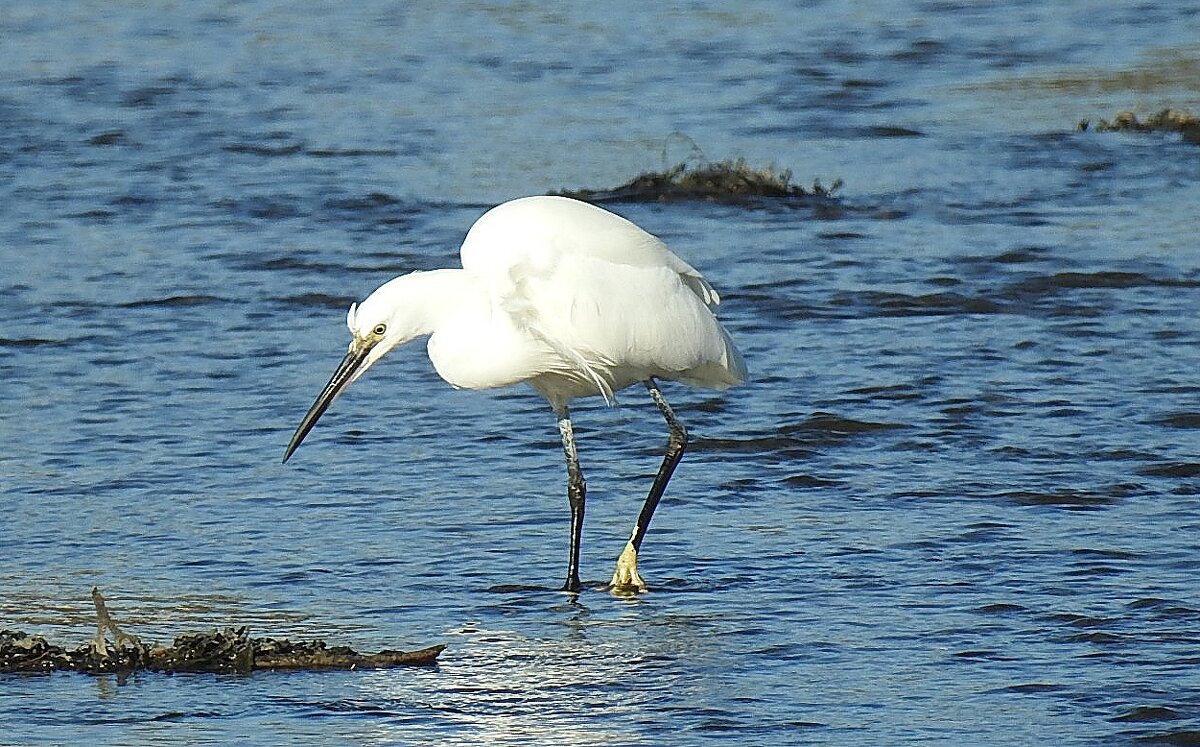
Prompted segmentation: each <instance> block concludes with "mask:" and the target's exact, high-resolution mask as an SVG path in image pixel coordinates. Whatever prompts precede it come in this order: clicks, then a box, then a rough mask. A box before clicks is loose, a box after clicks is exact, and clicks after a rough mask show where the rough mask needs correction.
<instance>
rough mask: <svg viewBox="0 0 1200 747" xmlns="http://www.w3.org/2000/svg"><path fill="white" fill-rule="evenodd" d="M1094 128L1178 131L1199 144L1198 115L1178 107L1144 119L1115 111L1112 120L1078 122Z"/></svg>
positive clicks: (1125, 130)
mask: <svg viewBox="0 0 1200 747" xmlns="http://www.w3.org/2000/svg"><path fill="white" fill-rule="evenodd" d="M1089 127H1090V128H1092V129H1095V130H1096V132H1178V133H1179V134H1180V135H1182V136H1183V141H1184V142H1185V143H1191V144H1192V145H1200V117H1196V116H1194V115H1192V114H1191V113H1189V112H1185V111H1181V110H1179V109H1163V110H1161V111H1159V112H1157V113H1155V114H1151V115H1150V116H1148V117H1146V118H1145V119H1138V116H1137V115H1136V114H1134V113H1133V112H1128V111H1125V112H1117V114H1116V116H1114V117H1113V119H1112V121H1111V122H1110V121H1108V120H1107V119H1101V120H1100V121H1099V122H1097V123H1096V124H1095V125H1092V124H1091V123H1090V122H1088V121H1087V120H1084V121H1082V122H1080V123H1079V129H1081V130H1086V129H1088V128H1089Z"/></svg>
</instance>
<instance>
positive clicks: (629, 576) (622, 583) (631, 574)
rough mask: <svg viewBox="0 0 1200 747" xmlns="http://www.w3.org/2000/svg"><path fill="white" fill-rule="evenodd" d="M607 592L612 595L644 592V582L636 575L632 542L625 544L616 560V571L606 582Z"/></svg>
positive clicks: (635, 557)
mask: <svg viewBox="0 0 1200 747" xmlns="http://www.w3.org/2000/svg"><path fill="white" fill-rule="evenodd" d="M608 590H609V591H611V592H612V593H614V594H639V593H641V592H643V591H645V590H646V582H645V581H643V580H642V577H641V576H639V575H638V570H637V550H634V549H633V543H632V542H626V543H625V549H624V550H623V551H622V552H621V557H619V558H617V570H615V571H613V577H612V581H609V582H608Z"/></svg>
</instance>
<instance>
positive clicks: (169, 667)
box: [0, 588, 445, 674]
mask: <svg viewBox="0 0 1200 747" xmlns="http://www.w3.org/2000/svg"><path fill="white" fill-rule="evenodd" d="M92 600H93V601H94V602H95V603H96V617H97V630H96V637H95V638H94V639H93V640H91V641H88V642H87V643H85V644H83V645H81V646H78V647H77V648H74V649H68V648H65V647H63V646H58V645H55V644H52V643H50V642H49V641H47V640H46V639H45V638H43V637H42V636H40V635H30V634H28V633H24V632H21V631H14V630H0V672H54V671H72V672H86V673H90V674H105V673H113V672H116V673H127V672H132V671H138V670H146V671H151V672H216V673H221V674H231V673H248V672H251V671H254V670H264V669H269V670H281V669H282V670H290V669H304V670H316V669H381V668H388V667H398V666H409V665H426V666H427V665H431V664H434V663H435V662H436V661H437V657H438V654H440V653H441V652H442V650H443V649H445V646H430V647H429V648H423V649H420V650H418V651H393V650H383V651H380V652H379V653H375V654H360V653H358V652H357V651H355V650H354V649H352V648H350V647H348V646H332V647H331V646H329V645H328V644H326V643H325V641H322V640H313V641H298V642H295V643H293V642H292V641H289V640H288V639H286V638H252V637H250V636H249V635H248V633H247V628H246V627H245V626H242V627H239V628H225V629H224V630H214V631H211V632H208V633H184V634H182V635H179V636H176V638H175V642H174V644H172V645H170V646H159V645H148V644H145V643H142V642H141V641H140V640H139V639H138V638H137V636H133V635H130V634H128V633H125V632H124V631H122V630H121V629H120V628H118V627H117V626H116V625H115V624H114V623H113V621H112V618H111V617H109V614H108V610H107V608H106V607H105V604H104V599H103V597H101V596H100V591H99V589H95V588H93V589H92ZM106 631H110V632H112V634H113V636H114V638H115V641H114V643H113V644H112V645H110V644H109V643H108V641H107V639H106V637H105V632H106Z"/></svg>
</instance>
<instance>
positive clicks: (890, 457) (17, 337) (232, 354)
mask: <svg viewBox="0 0 1200 747" xmlns="http://www.w3.org/2000/svg"><path fill="white" fill-rule="evenodd" d="M202 5H203V4H185V5H182V6H175V7H172V8H171V9H170V11H169V12H168V11H165V10H164V11H152V10H147V9H145V8H143V7H141V6H140V4H128V5H126V4H117V5H114V4H72V5H71V6H70V7H68V8H66V9H56V10H51V9H50V6H46V5H43V4H36V3H29V4H27V5H25V6H21V5H17V6H15V7H14V6H13V5H12V4H10V5H9V6H6V8H5V10H3V11H0V39H3V41H4V43H3V44H0V61H3V65H2V66H0V71H2V72H0V190H2V195H3V199H0V259H2V260H3V262H4V266H5V267H6V271H5V272H4V273H3V275H0V288H2V290H3V293H0V398H2V399H3V401H4V402H6V403H8V404H7V406H5V407H3V408H0V442H2V443H3V445H4V448H3V450H2V451H0V476H2V483H0V491H2V492H0V506H2V507H3V509H4V515H5V521H4V523H3V525H2V526H3V533H4V539H5V542H4V547H5V548H6V551H5V552H4V554H3V557H2V558H0V589H2V590H3V591H2V592H0V626H3V627H15V628H19V629H23V630H27V631H29V632H37V633H41V634H45V635H48V636H50V637H52V638H53V639H56V640H58V641H61V642H64V643H75V642H78V641H82V640H83V639H84V638H85V637H86V636H87V635H89V634H90V632H91V630H90V626H91V624H92V617H91V611H90V601H89V598H88V591H89V589H90V587H91V585H92V584H99V585H100V586H101V587H102V588H103V589H104V590H105V592H106V595H107V596H108V598H109V600H110V608H111V609H112V611H113V613H114V615H116V616H117V618H118V620H119V621H120V622H122V623H123V624H124V625H125V626H126V627H128V628H129V629H131V630H133V631H135V632H137V633H140V634H141V635H142V636H143V637H146V638H150V639H157V640H167V639H169V638H171V637H172V636H173V635H175V634H176V633H178V632H182V631H186V630H196V629H204V628H209V627H213V626H224V625H231V624H248V625H250V626H251V629H252V632H255V633H258V634H262V635H272V636H287V635H291V636H305V637H313V636H320V637H324V638H327V639H329V640H330V641H336V642H338V643H348V644H350V645H354V646H355V647H356V648H359V649H378V648H384V647H406V646H407V647H420V646H424V645H429V644H432V643H436V642H445V643H448V644H449V648H448V649H447V651H446V652H445V654H444V655H443V659H442V662H441V664H440V665H439V666H438V667H437V668H434V669H417V670H399V671H382V672H351V673H322V674H313V675H308V674H288V675H272V674H263V673H259V674H255V675H253V676H249V677H218V676H199V675H198V676H183V675H180V676H164V675H137V676H133V677H130V678H128V679H127V680H123V681H118V680H117V679H116V678H112V677H101V678H90V677H85V676H81V675H68V674H59V675H52V676H37V677H6V678H4V681H3V683H2V684H0V723H2V724H3V725H4V731H3V736H0V742H3V743H12V744H58V743H64V742H81V743H82V742H87V743H92V744H129V743H138V744H165V743H170V744H178V743H194V744H206V743H211V744H218V743H227V742H229V741H232V740H234V739H237V740H239V741H242V742H244V743H247V744H279V743H353V744H412V743H424V742H435V741H436V742H438V743H446V744H478V743H489V744H528V743H531V742H532V743H544V742H550V741H552V740H553V741H558V742H566V743H571V744H605V745H611V744H697V743H713V742H729V743H736V744H746V745H759V744H762V745H767V744H839V745H842V744H845V745H858V744H862V745H875V744H914V745H915V744H922V745H924V744H935V743H936V744H977V745H990V744H996V745H1001V744H1038V743H1044V742H1051V741H1053V742H1055V743H1059V744H1079V745H1085V744H1112V743H1125V742H1131V741H1136V740H1148V741H1149V742H1150V743H1161V744H1191V743H1194V742H1195V740H1196V739H1197V738H1198V737H1197V735H1198V734H1200V675H1198V674H1197V671H1200V670H1198V669H1197V666H1198V665H1200V654H1198V653H1197V652H1198V651H1200V582H1198V581H1197V572H1198V571H1200V560H1198V557H1200V556H1198V554H1197V552H1198V550H1200V547H1198V545H1200V540H1198V539H1197V537H1198V536H1200V534H1197V530H1198V529H1200V462H1198V461H1197V447H1198V446H1200V436H1198V431H1197V429H1198V428H1200V405H1198V404H1197V402H1198V398H1197V395H1198V394H1200V382H1198V379H1197V376H1196V371H1197V370H1198V369H1200V322H1198V321H1197V319H1198V318H1200V317H1198V314H1200V250H1198V249H1197V244H1196V240H1195V230H1196V225H1197V224H1196V207H1195V206H1196V205H1197V204H1200V187H1198V186H1197V185H1198V184H1200V180H1198V178H1197V177H1198V176H1200V158H1198V155H1200V151H1198V150H1197V149H1196V148H1195V147H1194V146H1187V145H1185V144H1182V143H1180V142H1178V138H1176V137H1172V136H1161V137H1160V136H1126V135H1116V134H1097V133H1094V132H1078V131H1076V130H1075V129H1074V128H1075V124H1076V122H1077V121H1078V120H1080V119H1089V118H1093V119H1094V118H1099V117H1109V116H1111V115H1112V114H1113V113H1114V112H1115V111H1116V110H1117V109H1120V108H1130V107H1144V108H1145V109H1146V110H1153V109H1157V108H1160V107H1162V106H1167V105H1175V106H1181V107H1184V108H1186V107H1188V106H1190V107H1191V108H1192V109H1193V111H1194V110H1196V109H1197V108H1200V85H1198V84H1197V83H1196V80H1197V78H1196V77H1195V76H1193V75H1191V74H1190V73H1189V71H1194V70H1195V63H1194V59H1195V58H1196V53H1197V51H1198V49H1200V48H1198V47H1197V45H1196V41H1195V40H1196V39H1200V18H1198V17H1197V16H1195V14H1194V13H1193V12H1192V10H1191V8H1190V5H1189V4H1187V3H1160V4H1157V5H1156V6H1155V7H1154V8H1149V7H1147V6H1144V5H1138V4H1120V3H1118V4H1111V3H1110V4H1103V5H1099V4H1095V3H1088V2H1074V3H1057V4H1050V5H1052V7H1044V5H1045V4H1034V3H1019V2H1013V3H998V2H996V3H970V4H961V5H959V4H955V3H904V2H891V3H875V4H870V6H869V7H863V4H859V3H849V2H844V3H843V2H827V3H814V4H811V5H808V6H806V7H802V8H796V7H792V6H791V5H790V4H786V3H778V2H761V3H753V4H742V5H739V6H738V7H739V10H738V11H737V12H736V13H735V12H730V11H727V10H725V6H723V5H720V4H700V5H696V4H690V5H688V6H686V7H678V8H673V9H669V10H656V11H654V12H647V11H645V10H642V5H634V4H628V5H620V4H618V5H617V6H613V5H611V4H593V6H592V7H587V8H585V7H572V6H564V7H556V8H552V9H546V8H542V7H540V6H536V5H528V4H519V3H518V4H511V5H508V6H504V7H499V8H493V7H489V6H487V5H484V4H480V3H473V2H467V3H442V4H439V5H438V6H437V7H436V9H433V8H430V9H413V8H410V7H408V6H406V5H398V4H388V3H375V2H363V3H357V4H355V6H354V7H353V8H343V7H338V6H335V5H330V6H327V7H317V8H313V9H309V10H306V12H305V13H303V14H300V13H297V12H294V11H293V10H291V9H290V8H289V7H288V6H280V5H275V4H270V3H265V2H247V3H242V4H236V5H224V6H220V7H219V8H210V7H201V6H202ZM697 151H699V152H697ZM738 156H742V157H746V158H747V159H748V160H749V161H750V162H751V163H752V164H758V163H763V164H765V163H770V162H773V163H776V164H778V165H780V166H781V167H789V168H791V169H793V171H794V173H795V178H796V181H798V182H800V183H808V182H809V181H811V180H812V179H814V178H819V179H821V180H823V181H824V183H826V184H828V183H830V182H831V181H833V179H835V178H839V177H840V178H841V179H843V180H844V182H845V186H844V187H843V188H842V190H841V192H840V194H841V200H842V202H841V209H838V210H822V211H815V210H804V209H800V210H797V209H785V208H782V207H779V208H771V207H758V208H754V209H748V208H746V207H738V206H720V205H710V204H671V205H633V204H627V205H617V206H614V209H616V210H617V211H618V212H620V213H622V214H623V215H626V216H627V217H629V218H631V219H633V220H635V221H636V222H638V223H640V224H641V225H643V226H645V227H646V228H647V229H648V230H651V231H652V232H654V233H656V234H658V235H660V236H661V237H663V238H664V239H665V240H666V241H667V242H668V243H669V244H670V245H671V246H672V247H673V248H675V249H676V251H678V252H679V253H680V254H681V255H682V256H684V257H685V258H686V259H688V261H690V262H691V263H692V264H694V265H695V266H696V267H698V268H699V269H701V270H702V271H703V272H704V273H705V274H706V276H707V277H708V278H709V279H710V280H711V281H712V282H713V284H714V285H715V286H716V287H717V288H718V290H719V291H721V293H722V296H723V298H724V299H725V303H724V305H723V306H722V317H723V319H725V320H726V322H727V326H728V327H729V329H730V330H731V331H732V332H733V334H734V336H735V338H736V339H737V340H738V342H739V344H740V345H741V347H742V349H743V352H744V353H745V355H746V357H747V360H748V361H749V363H750V366H751V368H752V372H753V378H752V380H751V381H750V382H749V383H748V384H746V385H744V386H742V387H739V388H737V389H734V390H731V391H730V392H728V393H725V394H720V395H717V394H712V393H706V392H694V391H688V390H686V389H685V388H683V387H678V386H674V387H670V388H668V389H667V391H666V393H667V396H668V398H669V399H670V400H671V401H672V403H673V404H674V405H675V406H676V409H677V411H678V412H679V414H680V415H681V417H683V418H684V420H685V422H687V423H688V425H689V427H690V428H691V430H692V432H693V435H694V436H695V443H694V445H693V448H692V450H691V451H690V452H689V454H688V455H687V457H686V458H685V460H684V463H683V466H682V467H681V468H680V470H679V472H678V473H677V475H676V478H675V480H674V481H673V482H672V485H671V489H670V491H669V493H668V496H667V498H666V500H665V501H664V504H663V505H662V507H661V508H660V511H659V513H658V515H657V516H656V517H655V523H654V526H653V527H652V529H651V533H650V536H649V539H648V540H647V543H646V545H645V547H644V554H643V560H642V570H643V573H644V574H645V575H646V576H647V580H648V582H649V583H650V584H651V586H652V587H653V591H652V592H651V593H649V594H646V595H644V596H642V597H639V598H638V599H636V600H626V599H617V598H614V597H611V596H610V595H608V594H606V593H604V592H601V591H595V590H588V591H585V592H584V593H583V594H581V595H580V596H579V598H578V599H577V600H572V599H570V598H569V597H567V596H566V595H563V594H560V593H558V592H556V591H554V589H555V588H557V586H558V585H559V583H561V576H562V572H563V570H564V569H563V566H564V565H565V557H566V538H567V510H566V501H565V496H564V487H563V483H564V476H563V469H562V466H561V464H560V461H561V456H560V449H559V446H558V438H557V432H556V430H555V427H554V422H553V418H552V416H551V414H550V413H549V411H548V409H547V408H546V407H545V405H544V403H542V402H540V401H539V400H538V398H537V397H536V396H535V395H534V394H533V393H532V392H530V391H527V390H512V391H502V392H487V393H475V392H456V391H453V390H451V389H450V388H448V387H447V386H445V385H444V384H443V383H442V382H441V381H440V380H438V379H437V377H436V375H435V374H434V373H433V372H432V369H431V366H430V364H429V363H428V361H427V360H426V358H425V356H424V352H423V350H422V349H421V346H420V345H413V346H410V347H409V348H407V349H405V350H403V351H399V352H397V353H394V354H393V355H392V356H391V357H390V359H389V360H388V361H387V362H386V363H385V364H381V366H380V367H378V368H377V369H376V370H374V371H372V373H371V374H370V375H369V376H368V377H366V378H365V379H364V380H363V381H361V382H359V383H358V384H356V385H355V386H354V387H353V388H352V389H351V390H350V392H348V393H347V394H346V396H344V397H342V398H341V399H339V400H338V402H337V404H336V405H335V406H334V407H333V409H332V410H331V411H330V413H329V414H328V415H326V417H325V418H324V419H323V420H322V422H321V424H320V426H318V428H317V429H316V430H315V431H314V432H313V434H312V435H311V436H310V437H309V442H307V443H306V444H305V446H304V447H303V448H302V449H301V450H300V451H299V452H298V453H297V456H296V458H295V459H294V460H293V461H292V462H290V463H289V464H288V466H287V467H286V468H285V467H282V466H281V465H280V464H279V458H280V456H281V454H282V450H283V447H284V445H285V444H286V443H287V439H288V437H289V436H290V435H291V431H292V429H293V428H294V427H295V425H296V424H297V422H298V421H299V418H300V417H301V416H302V415H303V413H304V411H305V409H306V408H307V407H308V405H309V404H310V402H311V400H312V398H313V397H314V396H315V395H316V393H317V392H318V391H319V389H320V387H321V386H322V385H323V384H324V382H325V379H326V377H327V376H328V374H329V373H330V372H331V370H332V368H333V366H334V365H335V364H336V362H337V360H338V359H339V358H340V356H341V353H342V351H343V346H344V344H345V334H346V333H345V329H344V326H343V323H342V320H343V318H344V312H345V308H346V307H347V306H348V305H349V303H350V302H351V301H352V300H355V299H357V298H360V297H361V296H363V295H365V294H366V293H367V292H369V291H370V290H372V289H373V288H374V287H375V286H377V285H378V284H380V283H381V282H383V281H384V280H386V279H388V278H389V277H391V276H393V275H395V274H398V273H401V272H405V271H409V270H412V269H425V268H432V267H437V266H445V265H449V264H453V263H454V262H455V261H456V258H455V255H456V248H457V245H458V242H459V241H460V240H461V238H462V235H463V234H464V233H465V231H466V228H467V227H468V226H469V225H470V223H471V221H472V220H474V218H475V217H477V216H478V215H479V214H480V213H481V212H482V210H483V209H485V208H486V206H488V205H491V204H494V203H496V202H499V201H502V200H504V199H508V198H510V197H515V196H518V195H521V194H529V193H540V192H545V191H548V190H553V189H562V188H578V187H605V186H613V185H615V184H617V183H620V182H623V181H625V180H626V179H628V178H630V177H631V176H633V175H634V174H636V173H637V172H639V171H644V170H648V169H656V168H661V167H663V166H665V165H670V164H671V163H674V162H676V161H678V160H681V159H685V158H686V159H701V160H703V159H711V160H720V159H722V158H727V157H738ZM621 399H622V402H623V404H622V406H621V407H619V408H616V409H612V410H609V409H607V408H605V407H603V406H602V405H599V404H597V403H579V406H578V407H577V408H576V413H575V414H576V423H577V427H578V429H579V435H580V439H581V454H582V458H583V460H584V468H585V470H586V473H587V476H588V483H589V489H590V492H589V504H588V521H587V525H586V527H585V533H584V545H583V575H584V579H585V582H589V583H590V584H591V585H592V586H597V585H599V584H601V583H603V582H604V581H605V580H606V579H607V577H608V575H609V574H610V573H611V569H612V562H613V560H614V559H615V556H616V554H617V552H618V551H619V550H620V548H621V545H622V543H623V540H624V537H625V534H626V532H627V529H628V525H629V523H630V521H631V520H632V518H633V516H634V514H635V513H636V511H637V508H638V505H639V503H640V500H641V495H642V493H643V492H644V490H645V489H646V487H647V486H648V484H649V481H650V478H651V476H652V474H653V472H654V470H655V469H656V467H657V461H658V458H659V456H658V454H659V450H660V449H661V446H662V443H663V440H664V433H663V432H662V431H663V429H662V425H661V421H660V420H659V418H658V416H657V413H655V412H654V410H653V407H651V406H650V405H649V403H648V402H646V401H644V400H645V397H644V395H642V394H640V393H639V392H638V391H636V390H629V391H627V392H625V393H623V395H622V396H621ZM247 735H248V736H247Z"/></svg>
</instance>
